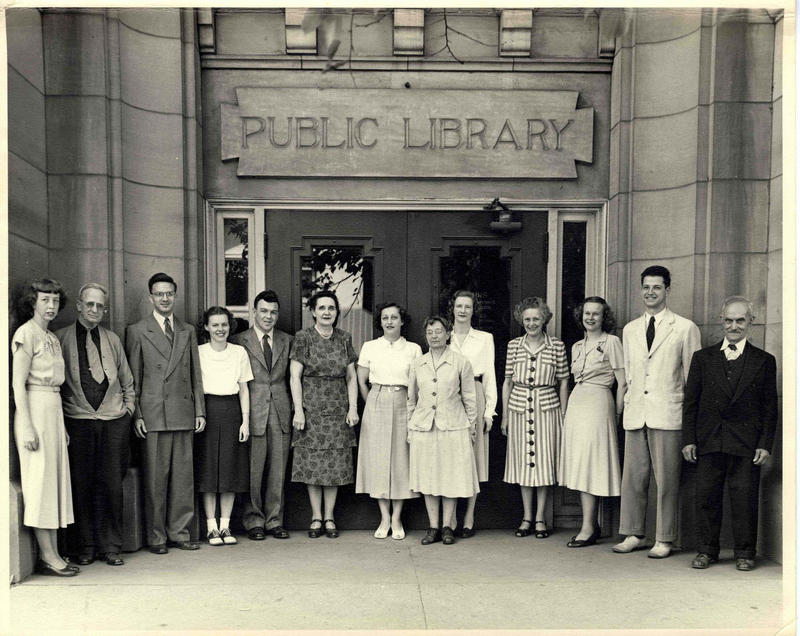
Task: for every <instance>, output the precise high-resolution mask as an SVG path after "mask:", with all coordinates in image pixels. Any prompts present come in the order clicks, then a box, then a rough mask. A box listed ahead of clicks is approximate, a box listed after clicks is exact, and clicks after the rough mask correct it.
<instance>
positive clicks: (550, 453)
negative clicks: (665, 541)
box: [501, 297, 569, 539]
mask: <svg viewBox="0 0 800 636" xmlns="http://www.w3.org/2000/svg"><path fill="white" fill-rule="evenodd" d="M552 317H553V314H552V312H551V311H550V308H549V307H548V306H547V303H545V302H544V300H542V299H541V298H538V297H530V298H525V299H523V300H522V302H520V303H519V305H517V306H516V307H515V309H514V318H515V319H516V320H517V322H519V323H520V324H521V325H522V326H523V327H524V328H525V335H524V336H521V337H519V338H515V339H514V340H512V341H511V342H509V343H508V353H507V355H506V373H505V376H506V378H505V381H504V382H503V422H502V424H501V431H502V433H503V435H507V436H508V447H507V450H506V470H505V475H504V476H503V481H505V482H508V483H511V484H519V485H520V490H521V492H522V508H523V513H524V514H523V517H522V523H521V524H520V527H519V529H518V530H517V531H516V533H515V534H516V536H518V537H526V536H528V535H529V534H531V519H532V517H531V515H532V513H533V489H534V488H536V516H535V517H533V519H534V520H535V526H534V534H535V536H536V538H537V539H544V538H546V537H548V536H550V531H549V530H548V528H547V524H546V523H545V520H544V511H545V506H546V505H547V497H548V495H549V492H550V486H552V485H553V484H555V483H556V472H557V471H556V462H557V459H558V456H559V453H560V447H561V430H562V427H563V422H564V420H563V417H564V410H565V409H566V404H567V397H568V395H569V388H568V384H567V379H568V378H569V368H568V366H567V352H566V348H565V347H564V343H563V342H561V341H560V340H558V339H557V338H551V337H550V336H548V335H547V334H546V333H545V327H546V326H547V323H549V322H550V319H551V318H552Z"/></svg>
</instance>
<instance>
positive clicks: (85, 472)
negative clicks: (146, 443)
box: [64, 414, 131, 553]
mask: <svg viewBox="0 0 800 636" xmlns="http://www.w3.org/2000/svg"><path fill="white" fill-rule="evenodd" d="M64 423H65V425H66V428H67V433H68V434H69V469H70V476H71V480H72V505H73V510H74V513H75V525H74V526H73V530H72V532H73V533H74V534H73V536H76V541H75V542H74V543H73V545H76V547H77V548H78V550H79V551H80V552H83V553H97V552H120V551H121V550H122V480H123V479H124V478H125V473H126V472H127V471H128V457H129V455H130V431H131V417H130V415H128V414H125V415H123V416H122V417H119V418H117V419H115V420H75V419H71V418H65V419H64Z"/></svg>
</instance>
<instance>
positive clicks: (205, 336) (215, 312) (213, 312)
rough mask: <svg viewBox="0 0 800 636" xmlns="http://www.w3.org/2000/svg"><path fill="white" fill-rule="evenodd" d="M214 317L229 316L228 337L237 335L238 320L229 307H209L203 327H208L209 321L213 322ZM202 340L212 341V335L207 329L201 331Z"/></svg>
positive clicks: (204, 315)
mask: <svg viewBox="0 0 800 636" xmlns="http://www.w3.org/2000/svg"><path fill="white" fill-rule="evenodd" d="M212 316H227V317H228V337H229V338H230V336H231V335H232V334H234V333H235V329H236V318H234V316H233V314H232V313H231V312H230V310H229V309H228V308H227V307H220V306H219V305H214V306H213V307H209V308H208V309H206V310H205V311H204V312H203V327H207V326H208V321H209V320H211V317H212ZM200 335H201V340H203V342H208V341H209V340H211V334H209V333H208V331H206V330H205V329H200Z"/></svg>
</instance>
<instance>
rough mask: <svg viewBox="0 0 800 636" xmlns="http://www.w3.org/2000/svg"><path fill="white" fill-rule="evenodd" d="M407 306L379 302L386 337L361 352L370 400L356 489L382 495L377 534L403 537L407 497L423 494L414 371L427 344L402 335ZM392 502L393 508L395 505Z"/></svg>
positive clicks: (361, 380) (364, 390)
mask: <svg viewBox="0 0 800 636" xmlns="http://www.w3.org/2000/svg"><path fill="white" fill-rule="evenodd" d="M408 322H409V319H408V314H407V313H406V310H405V309H404V308H403V307H401V306H400V305H398V304H397V303H386V304H381V305H378V308H377V311H376V312H375V327H376V329H377V328H381V329H383V336H382V337H380V338H376V339H375V340H370V341H369V342H365V343H364V344H363V346H362V347H361V354H360V355H359V357H358V369H357V370H356V372H357V374H358V389H359V391H360V392H361V397H362V398H363V399H364V404H365V406H364V416H363V418H362V421H361V438H360V439H359V443H358V469H357V471H356V492H357V493H367V494H368V495H369V496H370V497H372V498H374V499H377V500H378V507H379V508H380V511H381V523H380V525H379V526H378V529H377V530H375V532H374V534H373V536H374V537H375V538H376V539H385V538H386V537H387V536H389V531H390V530H391V533H392V539H403V538H405V536H406V531H405V529H404V528H403V522H402V521H401V519H400V515H401V513H402V512H403V502H404V501H405V500H406V499H412V498H414V497H419V493H416V492H413V491H412V490H411V488H410V487H409V485H408V441H407V439H406V438H407V437H408V411H407V407H406V400H407V398H408V371H409V368H410V367H411V364H412V363H413V361H414V360H415V359H416V358H419V357H420V356H422V349H420V346H419V345H418V344H417V343H415V342H409V341H408V340H406V339H405V338H404V337H403V335H402V330H403V328H404V327H405V326H406V325H407V324H408ZM390 505H391V510H390Z"/></svg>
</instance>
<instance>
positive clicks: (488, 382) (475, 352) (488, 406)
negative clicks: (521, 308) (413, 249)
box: [450, 289, 497, 539]
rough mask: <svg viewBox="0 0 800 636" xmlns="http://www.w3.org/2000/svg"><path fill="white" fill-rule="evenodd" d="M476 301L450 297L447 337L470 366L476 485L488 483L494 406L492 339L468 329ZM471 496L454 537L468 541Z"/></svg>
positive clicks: (467, 294)
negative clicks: (450, 326) (450, 331)
mask: <svg viewBox="0 0 800 636" xmlns="http://www.w3.org/2000/svg"><path fill="white" fill-rule="evenodd" d="M477 302H478V299H477V297H476V296H475V293H474V292H471V291H468V290H464V289H462V290H459V291H457V292H456V293H455V294H453V298H452V301H451V308H450V312H451V314H452V316H453V334H452V336H451V337H450V348H451V349H453V351H456V352H458V353H460V354H461V355H462V356H464V357H465V358H466V359H467V360H469V363H470V364H471V365H472V372H473V373H474V374H475V399H476V401H477V409H478V420H477V422H476V423H475V430H476V433H475V444H474V445H473V451H474V453H475V468H476V469H477V471H478V481H479V482H485V481H489V431H491V430H492V421H493V418H494V416H495V411H494V409H495V407H496V406H497V380H496V379H495V372H494V338H493V337H492V334H490V333H489V332H487V331H480V330H479V329H475V328H474V327H473V326H472V319H473V317H474V316H475V313H476V311H477V308H478V307H477ZM477 500H478V494H477V493H475V494H474V495H473V496H472V497H470V498H469V499H468V500H467V509H466V511H465V512H464V523H463V525H462V527H461V530H460V531H459V532H458V533H457V534H458V536H460V537H462V538H464V539H468V538H469V537H471V536H473V535H474V534H475V502H476V501H477ZM451 522H452V523H451V526H452V527H453V528H455V527H456V516H455V513H453V519H452V520H451Z"/></svg>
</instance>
